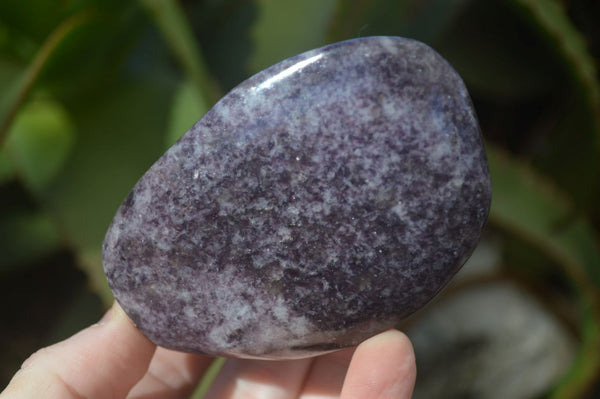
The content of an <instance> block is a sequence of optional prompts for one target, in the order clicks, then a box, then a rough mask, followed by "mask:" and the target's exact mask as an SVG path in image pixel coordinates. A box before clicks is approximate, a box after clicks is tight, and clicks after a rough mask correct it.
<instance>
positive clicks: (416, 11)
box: [329, 0, 472, 44]
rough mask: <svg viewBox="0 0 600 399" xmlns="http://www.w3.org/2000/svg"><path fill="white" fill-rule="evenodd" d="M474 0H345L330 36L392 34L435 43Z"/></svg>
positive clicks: (339, 38) (332, 26) (342, 38)
mask: <svg viewBox="0 0 600 399" xmlns="http://www.w3.org/2000/svg"><path fill="white" fill-rule="evenodd" d="M471 2H472V0H432V1H420V0H376V1H369V0H359V1H354V0H341V1H339V2H338V6H337V10H336V18H335V19H334V22H333V24H332V25H331V28H330V32H329V36H330V38H331V39H332V40H333V41H338V40H344V39H349V38H353V37H360V36H374V35H389V36H403V37H409V38H412V39H417V40H420V41H423V42H425V43H430V44H431V43H434V42H435V41H436V40H437V39H438V38H439V37H440V36H442V35H443V34H444V33H445V31H446V30H447V29H448V27H450V26H451V25H452V24H453V23H454V21H455V20H456V18H458V17H459V16H460V15H461V13H462V12H463V10H464V9H465V8H466V6H468V5H469V4H470V3H471Z"/></svg>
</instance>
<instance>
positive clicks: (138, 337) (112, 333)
mask: <svg viewBox="0 0 600 399" xmlns="http://www.w3.org/2000/svg"><path fill="white" fill-rule="evenodd" d="M155 349H156V345H154V344H153V343H152V342H150V341H149V340H148V339H147V338H146V337H145V336H144V335H142V333H140V332H139V330H138V329H137V328H136V327H135V326H134V325H133V323H132V322H131V320H129V318H128V317H127V315H126V314H125V312H123V310H122V309H121V307H120V306H119V305H118V304H117V303H116V302H115V303H114V305H113V307H112V308H111V309H110V310H109V311H108V313H107V314H106V315H105V316H104V318H103V319H102V320H101V321H100V322H99V323H98V324H94V325H92V326H90V327H88V328H86V329H85V330H83V331H80V332H79V333H77V334H75V335H74V336H72V337H71V338H69V339H67V340H65V341H62V342H59V343H57V344H55V345H52V346H49V347H47V348H43V349H40V350H39V351H37V352H36V353H34V354H33V355H32V356H31V357H30V358H29V359H27V360H26V361H25V363H23V365H22V366H21V369H20V370H19V371H18V372H17V374H15V376H14V377H13V379H12V380H11V382H10V383H9V385H8V386H7V387H6V389H5V390H4V392H3V393H2V394H0V397H1V399H21V398H23V399H24V398H48V399H55V398H56V399H58V398H66V399H69V398H81V397H86V398H124V397H125V396H126V395H127V393H128V392H129V390H131V388H132V387H133V386H134V385H135V384H136V383H137V382H138V381H139V380H140V379H141V378H142V377H143V375H144V374H145V373H146V371H147V370H148V365H149V363H150V360H151V359H152V355H153V354H154V351H155Z"/></svg>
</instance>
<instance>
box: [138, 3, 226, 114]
mask: <svg viewBox="0 0 600 399" xmlns="http://www.w3.org/2000/svg"><path fill="white" fill-rule="evenodd" d="M138 1H139V3H140V4H141V5H142V6H143V7H145V8H146V9H147V10H148V11H149V12H150V14H151V15H152V17H153V19H154V21H155V23H156V25H157V26H158V28H159V30H160V31H161V33H162V34H163V36H164V38H165V41H166V43H167V44H168V46H169V48H170V49H171V51H172V52H173V53H174V55H175V57H176V58H177V60H178V61H179V62H180V64H181V65H182V66H183V69H184V70H185V72H186V75H187V76H188V79H189V80H190V81H191V82H193V83H194V85H195V89H196V90H197V91H198V93H197V96H198V97H201V98H204V101H206V102H207V103H209V104H211V105H212V104H214V103H216V102H217V101H218V100H219V98H220V97H221V95H220V92H219V89H218V88H217V87H216V85H215V83H214V81H213V80H212V79H211V77H210V74H209V71H208V68H207V67H206V62H205V61H204V58H203V56H202V52H201V51H200V48H199V46H198V43H197V42H196V40H195V38H194V34H193V31H192V28H191V27H190V24H189V22H188V20H187V19H186V16H185V14H184V13H183V10H182V9H181V7H180V6H179V3H178V2H177V0H138Z"/></svg>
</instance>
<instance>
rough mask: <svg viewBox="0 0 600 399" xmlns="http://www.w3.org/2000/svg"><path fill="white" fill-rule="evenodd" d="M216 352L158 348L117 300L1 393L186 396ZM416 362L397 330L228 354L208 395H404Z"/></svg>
mask: <svg viewBox="0 0 600 399" xmlns="http://www.w3.org/2000/svg"><path fill="white" fill-rule="evenodd" d="M212 361H213V358H210V357H205V356H199V355H191V354H186V353H180V352H174V351H170V350H167V349H164V348H160V347H157V346H156V345H154V344H153V343H152V342H150V341H149V340H148V339H147V338H145V337H144V336H143V335H142V334H141V333H140V332H139V331H138V330H137V329H136V328H135V326H134V325H133V323H132V322H131V321H130V320H129V318H128V317H127V316H126V315H125V313H124V312H123V310H122V309H121V308H120V307H119V305H118V304H116V303H115V305H114V306H113V307H112V309H111V310H110V311H109V312H108V313H107V315H106V316H105V317H104V318H103V319H102V320H101V321H100V322H99V323H97V324H95V325H93V326H91V327H88V328H86V329H84V330H82V331H80V332H79V333H77V334H75V335H74V336H72V337H71V338H69V339H67V340H65V341H62V342H59V343H58V344H55V345H52V346H49V347H47V348H43V349H41V350H39V351H38V352H36V353H34V354H33V355H32V356H31V357H30V358H29V359H27V360H26V361H25V363H23V366H22V367H21V369H20V370H19V371H18V372H17V374H15V376H14V377H13V379H12V380H11V382H10V383H9V385H8V386H7V387H6V389H5V390H4V391H3V392H2V393H1V394H0V399H25V398H28V399H29V398H46V399H55V398H56V399H58V398H61V399H71V398H73V399H75V398H93V399H103V398H111V399H117V398H119V399H120V398H137V399H155V398H161V399H176V398H177V399H178V398H188V397H189V396H190V394H191V393H192V392H193V390H194V388H195V387H196V384H197V383H198V381H199V380H200V379H201V378H202V375H203V374H204V373H205V372H206V370H207V369H208V367H209V366H210V364H211V362H212ZM415 377H416V367H415V356H414V352H413V348H412V345H411V343H410V341H409V340H408V338H407V337H406V335H404V334H402V333H401V332H399V331H397V330H389V331H386V332H383V333H381V334H379V335H377V336H375V337H373V338H370V339H368V340H366V341H365V342H363V343H361V344H360V345H359V346H358V347H356V348H351V349H346V350H342V351H339V352H335V353H330V354H326V355H323V356H319V357H316V358H311V359H301V360H289V361H264V360H242V359H230V360H228V361H227V362H226V363H225V365H224V366H223V368H222V369H221V372H220V373H219V374H218V376H217V377H216V379H215V380H214V383H213V385H212V386H211V388H210V390H209V392H208V393H207V396H206V397H205V398H206V399H242V398H243V399H292V398H301V399H333V398H341V399H392V398H393V399H404V398H410V397H411V394H412V390H413V387H414V383H415Z"/></svg>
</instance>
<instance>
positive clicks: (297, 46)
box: [0, 0, 600, 398]
mask: <svg viewBox="0 0 600 399" xmlns="http://www.w3.org/2000/svg"><path fill="white" fill-rule="evenodd" d="M371 35H398V36H406V37H411V38H415V39H419V40H421V41H424V42H425V43H428V44H429V45H431V46H432V47H433V48H435V49H436V50H437V51H439V52H440V53H441V54H442V55H443V56H445V57H446V58H447V59H448V60H449V61H450V62H451V63H452V64H453V65H454V66H455V68H456V69H457V70H458V72H459V73H460V74H461V75H462V76H463V78H464V79H465V81H466V83H467V86H468V88H469V90H470V92H471V95H472V97H473V101H474V104H475V107H476V110H477V113H478V116H479V119H480V122H481V127H482V131H483V135H484V138H485V143H486V148H487V151H488V156H489V161H490V168H491V174H492V182H493V203H492V210H491V215H490V220H489V223H488V225H487V228H486V233H485V236H484V237H483V239H482V241H481V244H480V245H479V247H478V249H477V250H476V251H475V253H474V255H473V257H472V258H471V260H470V261H469V262H468V264H467V265H466V266H465V268H464V269H463V271H462V272H461V273H459V275H458V276H457V277H456V279H455V280H454V281H453V282H452V284H451V285H450V286H449V287H448V288H447V289H446V290H444V292H443V293H442V295H440V296H439V297H438V298H436V300H434V301H433V303H432V304H430V305H429V306H428V307H427V308H426V309H424V310H422V311H420V312H418V313H417V314H415V315H414V316H412V317H411V318H410V319H408V320H407V321H406V322H404V323H403V324H402V325H401V326H400V327H401V328H403V329H404V330H405V331H406V332H407V333H408V334H409V335H410V337H411V338H412V340H413V342H414V345H415V348H416V351H417V362H418V367H419V376H418V383H417V388H416V391H415V397H416V398H545V397H551V398H592V397H600V385H599V370H600V290H599V287H600V241H599V237H600V89H599V87H600V86H599V82H598V70H597V68H598V66H599V60H600V2H598V1H595V0H562V1H553V0H355V1H351V0H302V1H298V0H198V1H191V0H180V1H175V0H137V1H134V0H60V1H57V0H1V1H0V296H1V299H0V309H1V310H0V317H1V318H0V320H1V324H0V389H1V388H3V387H4V385H5V384H6V383H7V382H8V380H9V379H10V377H11V376H12V374H13V373H14V372H15V371H16V370H17V368H18V367H19V365H20V363H21V362H22V361H23V360H24V359H25V358H26V357H27V356H28V355H29V354H30V353H31V352H33V351H35V350H36V349H37V348H39V347H41V346H44V345H47V344H50V343H53V342H56V341H57V340H60V339H63V338H65V337H67V336H69V335H71V334H72V333H73V332H75V331H77V330H78V329H80V328H82V327H84V326H86V325H88V324H90V323H93V322H95V321H96V320H98V319H99V318H100V317H101V315H102V312H103V310H104V309H105V308H106V307H107V306H108V305H109V304H110V303H111V301H112V297H111V294H110V291H109V290H108V289H107V286H106V281H105V279H104V275H103V272H102V265H101V258H100V248H101V243H102V239H103V235H104V232H105V230H106V228H107V226H108V224H109V222H110V220H111V218H112V216H113V214H114V212H115V211H116V209H117V207H118V205H119V204H120V202H121V201H122V199H123V198H124V197H125V196H126V195H127V193H128V191H129V189H130V188H131V187H132V186H133V184H134V183H135V182H136V181H137V179H138V178H139V177H140V176H141V175H142V174H143V172H144V171H145V170H146V169H147V168H148V167H149V166H150V165H151V164H152V163H153V162H154V161H155V160H156V159H157V158H158V157H159V156H160V155H161V154H162V153H163V152H164V151H165V150H166V149H167V148H168V147H169V145H170V144H172V143H173V142H174V141H175V140H176V139H177V138H178V137H179V136H180V135H181V134H183V133H184V132H185V131H186V130H187V128H189V127H190V126H191V125H192V124H193V122H195V121H196V120H197V119H199V118H200V117H201V116H202V115H203V114H204V113H205V112H206V111H207V110H208V109H209V108H210V107H211V106H212V104H214V103H215V102H216V101H217V100H218V99H219V98H220V97H221V96H223V95H224V94H225V93H226V92H227V91H228V90H229V89H231V88H232V87H234V86H235V85H236V84H238V83H240V82H241V81H242V80H244V79H245V78H247V77H249V76H251V75H252V74H253V73H255V72H257V71H259V70H261V69H263V68H265V67H267V66H269V65H271V64H273V63H275V62H277V61H280V60H282V59H284V58H287V57H289V56H292V55H295V54H297V53H299V52H302V51H305V50H309V49H311V48H314V47H319V46H321V45H325V44H327V43H331V42H335V41H339V40H343V39H349V38H353V37H361V36H371ZM197 397H199V395H197Z"/></svg>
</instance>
